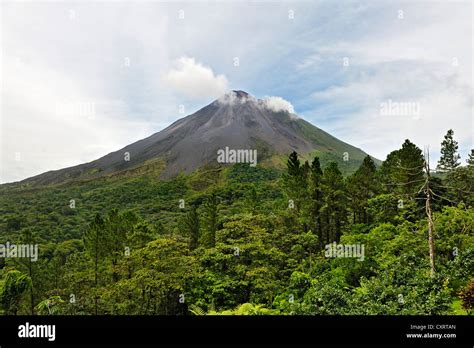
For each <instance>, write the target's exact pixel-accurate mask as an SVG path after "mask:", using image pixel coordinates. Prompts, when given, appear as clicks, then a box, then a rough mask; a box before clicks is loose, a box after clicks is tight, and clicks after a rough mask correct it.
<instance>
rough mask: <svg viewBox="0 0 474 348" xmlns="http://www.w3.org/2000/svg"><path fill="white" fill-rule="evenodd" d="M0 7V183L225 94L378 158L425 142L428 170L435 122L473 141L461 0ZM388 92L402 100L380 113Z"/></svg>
mask: <svg viewBox="0 0 474 348" xmlns="http://www.w3.org/2000/svg"><path fill="white" fill-rule="evenodd" d="M1 9H2V26H1V29H2V43H1V47H2V62H1V66H2V81H3V84H2V91H1V96H2V108H1V111H2V117H1V123H0V126H1V128H0V131H1V151H0V154H1V161H0V163H1V168H0V169H1V170H0V182H10V181H15V180H20V179H23V178H26V177H29V176H32V175H36V174H39V173H42V172H45V171H47V170H52V169H59V168H63V167H67V166H71V165H76V164H80V163H83V162H86V161H91V160H94V159H96V158H98V157H100V156H103V155H105V154H107V153H109V152H111V151H115V150H117V149H119V148H121V147H123V146H125V145H127V144H129V143H131V142H133V141H136V140H139V139H141V138H144V137H146V136H148V135H150V134H152V133H154V132H156V131H159V130H161V129H163V128H164V127H166V126H167V125H169V124H170V123H171V122H173V121H175V120H177V119H179V118H181V117H183V116H185V115H187V114H190V113H192V112H194V111H196V110H198V109H199V108H201V107H203V106H205V105H207V104H208V103H210V102H211V101H212V100H214V99H216V98H218V97H219V96H220V95H222V94H224V93H225V92H226V91H228V90H230V89H242V90H245V91H247V92H249V93H250V94H252V95H254V96H256V97H258V98H263V97H265V96H276V97H281V98H284V99H285V100H287V101H288V102H289V103H291V104H292V105H293V108H294V110H295V112H296V113H297V114H298V115H300V116H301V117H303V118H305V119H306V120H308V121H310V122H312V123H313V124H314V125H316V126H318V127H320V128H322V129H324V130H326V131H328V132H329V133H331V134H333V135H334V136H336V137H338V138H340V139H341V140H343V141H345V142H348V143H350V144H352V145H355V146H357V147H360V148H362V149H363V150H365V151H366V152H368V153H370V154H371V155H373V156H375V157H377V158H379V159H382V160H383V159H384V158H385V156H386V155H387V154H388V153H389V152H390V151H392V150H394V149H397V148H399V147H400V145H401V143H402V142H403V141H404V139H406V138H409V139H411V140H412V141H414V142H415V143H416V144H417V145H418V146H420V147H421V148H423V147H424V146H430V148H431V152H432V156H431V158H432V161H431V162H432V166H435V164H436V160H437V158H438V157H439V144H440V142H441V140H442V138H443V136H444V134H445V133H446V131H447V130H448V129H449V128H452V129H453V130H454V134H455V138H456V139H457V140H458V141H459V143H460V152H461V156H462V158H463V161H464V159H465V158H466V154H467V152H468V150H469V149H470V148H472V147H473V130H474V126H473V116H472V115H473V113H472V112H473V99H472V98H473V97H472V87H473V84H472V61H473V59H472V35H473V34H472V4H471V2H470V1H457V2H452V1H446V2H433V1H409V2H397V1H373V0H372V1H360V2H359V1H339V2H334V1H322V2H321V1H293V2H281V1H272V2H263V3H257V2H255V1H251V2H250V1H199V2H192V1H186V2H181V3H172V2H153V1H151V2H146V1H139V2H131V1H130V2H127V1H123V2H122V1H120V2H115V1H114V2H103V1H90V2H85V3H75V2H67V1H62V2H41V1H27V2H21V3H18V2H7V3H2V5H1ZM236 59H238V63H239V64H238V66H236V64H235V63H236ZM344 63H346V64H344ZM389 102H390V105H416V108H414V109H410V110H409V111H408V112H397V111H394V110H392V111H393V112H391V113H389V114H388V115H387V114H386V113H385V114H384V113H382V112H381V108H382V105H387V103H389ZM91 105H93V106H92V107H91ZM180 107H181V108H183V107H184V113H180ZM84 109H86V111H84ZM91 110H92V111H91ZM413 110H418V111H417V112H415V111H413Z"/></svg>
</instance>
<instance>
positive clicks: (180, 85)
mask: <svg viewBox="0 0 474 348" xmlns="http://www.w3.org/2000/svg"><path fill="white" fill-rule="evenodd" d="M175 64H176V68H174V69H172V70H170V71H169V72H168V73H167V74H166V75H165V77H164V80H165V82H166V83H168V84H169V86H171V87H172V88H174V89H175V90H176V91H178V92H179V93H182V94H183V95H185V96H187V97H190V98H208V97H211V98H215V97H218V96H220V95H222V94H223V93H225V91H227V85H228V83H229V82H228V81H227V78H226V77H225V76H224V75H215V74H214V72H213V71H212V69H211V68H210V67H208V66H204V65H202V64H201V63H198V62H196V60H195V59H194V58H190V57H181V58H179V59H178V60H177V61H176V62H175Z"/></svg>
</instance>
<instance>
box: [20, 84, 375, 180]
mask: <svg viewBox="0 0 474 348" xmlns="http://www.w3.org/2000/svg"><path fill="white" fill-rule="evenodd" d="M226 148H228V149H236V150H239V149H248V150H252V151H255V150H256V151H257V153H258V163H259V164H263V165H275V163H280V165H281V164H283V165H284V159H285V158H286V156H288V155H289V154H290V153H291V152H292V151H296V152H298V154H300V155H302V157H303V158H305V156H307V158H308V159H309V158H310V156H313V155H318V156H319V157H320V159H321V162H322V164H323V165H324V163H325V162H328V161H336V162H338V164H339V165H340V167H341V169H342V170H343V172H344V171H346V172H351V171H353V170H355V169H356V168H357V167H358V166H359V165H360V163H362V160H363V158H364V157H365V156H367V154H366V153H365V152H363V151H362V150H360V149H358V148H356V147H354V146H352V145H349V144H347V143H345V142H343V141H341V140H339V139H337V138H335V137H333V136H331V135H330V134H328V133H326V132H325V131H323V130H321V129H319V128H317V127H315V126H313V125H312V124H310V123H309V122H307V121H305V120H303V119H302V118H300V117H298V116H297V115H296V114H294V113H293V112H292V110H291V109H289V110H288V109H285V108H280V109H279V108H276V107H275V106H274V105H270V103H268V100H266V99H257V98H255V97H253V96H251V95H250V94H248V93H246V92H244V91H231V92H229V93H227V94H225V95H223V96H222V97H221V98H219V99H217V100H215V101H213V102H212V103H211V104H209V105H207V106H205V107H203V108H202V109H200V110H199V111H197V112H195V113H193V114H191V115H188V116H186V117H183V118H181V119H179V120H178V121H176V122H174V123H173V124H171V125H170V126H169V127H167V128H165V129H164V130H162V131H160V132H157V133H155V134H153V135H151V136H149V137H148V138H145V139H142V140H139V141H137V142H134V143H132V144H130V145H128V146H125V147H124V148H122V149H120V150H118V151H115V152H112V153H109V154H108V155H106V156H103V157H101V158H99V159H97V160H95V161H92V162H89V163H84V164H80V165H77V166H74V167H69V168H65V169H60V170H55V171H49V172H46V173H43V174H40V175H37V176H34V177H31V178H28V179H25V180H23V182H26V183H31V184H40V185H47V184H56V183H63V182H66V181H73V180H87V179H92V178H95V177H100V176H104V175H110V174H114V173H118V172H123V171H128V170H132V169H136V168H139V167H140V166H143V165H144V164H146V163H150V161H153V160H156V159H159V160H161V161H162V163H164V167H163V169H162V171H161V173H160V176H161V178H163V179H167V178H171V177H174V176H176V175H178V174H180V173H191V172H193V171H195V170H197V169H199V168H201V167H203V166H208V165H220V164H218V163H217V153H218V151H219V150H221V151H222V149H226ZM376 162H379V161H378V160H377V161H376Z"/></svg>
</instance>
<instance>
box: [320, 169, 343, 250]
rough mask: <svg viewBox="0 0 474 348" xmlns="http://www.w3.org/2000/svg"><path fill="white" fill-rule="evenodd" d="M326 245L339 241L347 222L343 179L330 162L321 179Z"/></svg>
mask: <svg viewBox="0 0 474 348" xmlns="http://www.w3.org/2000/svg"><path fill="white" fill-rule="evenodd" d="M322 191H323V197H324V198H323V206H322V212H323V214H324V220H325V225H326V226H325V237H326V243H329V242H332V241H339V238H340V236H341V231H342V227H343V226H344V225H345V223H346V221H347V211H346V203H347V202H346V194H345V187H344V178H343V176H342V173H341V171H340V170H339V168H338V166H337V163H336V162H330V163H329V165H328V166H327V167H326V168H325V169H324V172H323V177H322Z"/></svg>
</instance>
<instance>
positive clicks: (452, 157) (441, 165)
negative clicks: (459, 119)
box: [437, 129, 461, 172]
mask: <svg viewBox="0 0 474 348" xmlns="http://www.w3.org/2000/svg"><path fill="white" fill-rule="evenodd" d="M453 135H454V132H453V130H452V129H450V130H448V132H447V133H446V135H445V136H444V140H443V142H442V143H441V158H440V159H439V161H438V166H437V169H438V170H439V171H440V172H449V171H451V170H453V169H454V168H456V167H458V166H459V165H460V163H459V159H460V158H461V157H460V156H459V154H458V142H457V141H456V140H454V138H453Z"/></svg>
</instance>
